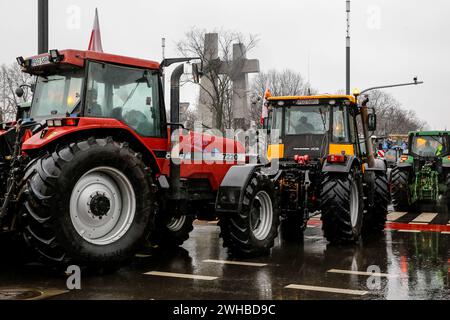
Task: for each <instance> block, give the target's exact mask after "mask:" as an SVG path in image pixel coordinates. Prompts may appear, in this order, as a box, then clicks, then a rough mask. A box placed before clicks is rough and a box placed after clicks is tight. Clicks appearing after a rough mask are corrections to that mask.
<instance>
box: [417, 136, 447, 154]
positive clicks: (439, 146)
mask: <svg viewBox="0 0 450 320" xmlns="http://www.w3.org/2000/svg"><path fill="white" fill-rule="evenodd" d="M446 149H447V148H446V145H445V142H444V139H443V138H442V137H440V136H420V137H414V138H413V142H412V148H411V152H412V153H413V154H416V155H418V156H421V157H436V156H438V157H442V156H444V155H446V154H447V153H448V150H446Z"/></svg>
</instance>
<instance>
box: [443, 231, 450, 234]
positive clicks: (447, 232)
mask: <svg viewBox="0 0 450 320" xmlns="http://www.w3.org/2000/svg"><path fill="white" fill-rule="evenodd" d="M441 234H450V231H442V232H441Z"/></svg>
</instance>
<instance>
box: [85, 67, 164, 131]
mask: <svg viewBox="0 0 450 320" xmlns="http://www.w3.org/2000/svg"><path fill="white" fill-rule="evenodd" d="M159 105H160V102H159V78H158V75H157V74H156V73H155V72H153V71H150V70H141V69H133V68H126V67H119V66H114V65H109V64H102V63H96V62H91V63H90V64H89V75H88V83H87V89H86V107H85V115H86V116H87V117H102V118H115V119H118V120H120V121H123V122H124V123H126V124H127V125H129V126H130V127H131V128H133V129H134V130H135V131H136V132H137V133H138V134H140V135H142V136H145V137H157V136H160V135H161V123H160V122H161V120H160V119H161V118H160V110H159Z"/></svg>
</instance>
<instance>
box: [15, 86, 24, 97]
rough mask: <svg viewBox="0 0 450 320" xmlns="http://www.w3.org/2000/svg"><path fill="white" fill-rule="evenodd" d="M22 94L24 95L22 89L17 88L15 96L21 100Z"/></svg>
mask: <svg viewBox="0 0 450 320" xmlns="http://www.w3.org/2000/svg"><path fill="white" fill-rule="evenodd" d="M24 94H25V92H24V91H23V89H22V88H20V87H19V88H17V89H16V96H17V97H19V98H22V97H23V95H24Z"/></svg>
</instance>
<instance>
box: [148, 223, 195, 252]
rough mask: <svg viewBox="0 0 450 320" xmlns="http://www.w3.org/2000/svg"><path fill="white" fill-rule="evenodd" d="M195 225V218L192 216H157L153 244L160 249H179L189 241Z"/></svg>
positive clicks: (152, 238)
mask: <svg viewBox="0 0 450 320" xmlns="http://www.w3.org/2000/svg"><path fill="white" fill-rule="evenodd" d="M193 225H194V217H193V216H190V215H185V216H180V217H176V218H175V217H167V216H166V215H159V216H156V218H155V231H154V233H153V235H152V237H151V243H152V244H153V245H158V246H160V247H179V246H181V245H182V244H183V243H184V242H185V241H186V240H188V239H189V234H190V233H191V232H192V230H194V226H193Z"/></svg>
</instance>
